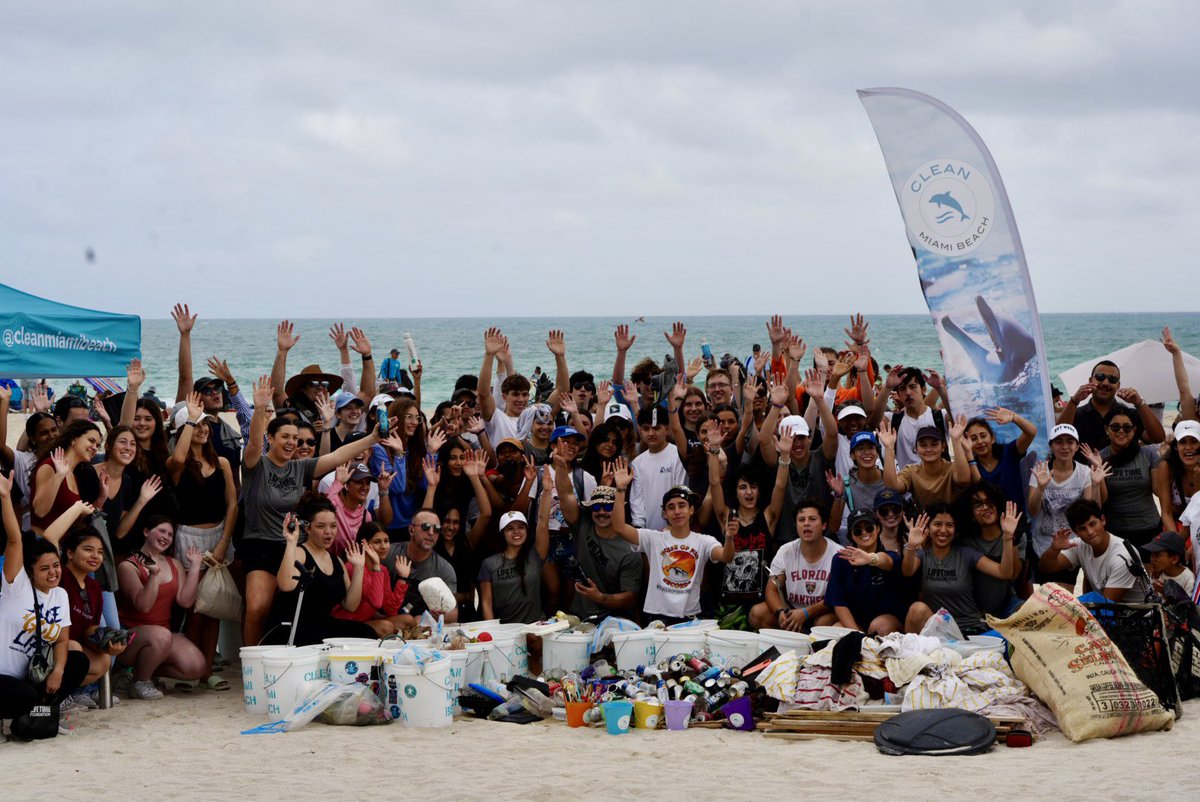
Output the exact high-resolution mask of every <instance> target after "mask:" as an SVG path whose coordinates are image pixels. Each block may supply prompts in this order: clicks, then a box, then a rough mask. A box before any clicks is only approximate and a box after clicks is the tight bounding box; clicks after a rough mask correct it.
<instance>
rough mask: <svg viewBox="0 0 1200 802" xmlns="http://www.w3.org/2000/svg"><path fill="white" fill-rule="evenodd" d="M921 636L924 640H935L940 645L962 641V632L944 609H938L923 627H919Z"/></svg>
mask: <svg viewBox="0 0 1200 802" xmlns="http://www.w3.org/2000/svg"><path fill="white" fill-rule="evenodd" d="M921 635H922V636H923V637H926V638H937V639H938V640H939V641H941V642H942V643H953V642H954V641H960V640H964V638H963V634H962V630H961V629H959V628H958V624H957V623H956V622H955V620H954V616H952V615H950V613H948V612H947V611H946V608H945V607H942V608H939V609H938V611H937V612H936V613H934V614H933V616H932V617H930V619H929V620H928V621H926V622H925V626H923V627H921Z"/></svg>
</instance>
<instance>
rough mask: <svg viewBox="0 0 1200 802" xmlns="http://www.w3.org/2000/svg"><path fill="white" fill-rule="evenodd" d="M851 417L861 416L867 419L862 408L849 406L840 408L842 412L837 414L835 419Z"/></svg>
mask: <svg viewBox="0 0 1200 802" xmlns="http://www.w3.org/2000/svg"><path fill="white" fill-rule="evenodd" d="M851 415H862V416H863V417H864V418H865V417H867V412H866V410H864V409H863V408H862V407H860V406H855V405H854V404H851V405H850V406H848V407H843V408H842V411H841V412H839V413H838V415H837V419H838V420H844V419H845V418H848V417H850V416H851Z"/></svg>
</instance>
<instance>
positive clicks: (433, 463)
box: [421, 454, 442, 487]
mask: <svg viewBox="0 0 1200 802" xmlns="http://www.w3.org/2000/svg"><path fill="white" fill-rule="evenodd" d="M421 470H422V471H424V473H425V484H427V485H429V486H430V487H437V483H438V482H439V481H440V480H441V478H442V468H441V466H440V465H438V461H437V457H435V456H434V455H433V454H426V455H425V459H424V460H423V461H422V462H421Z"/></svg>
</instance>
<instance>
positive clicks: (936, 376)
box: [925, 368, 946, 392]
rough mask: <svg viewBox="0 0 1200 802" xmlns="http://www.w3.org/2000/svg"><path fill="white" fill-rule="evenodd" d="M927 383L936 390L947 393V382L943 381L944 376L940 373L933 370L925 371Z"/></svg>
mask: <svg viewBox="0 0 1200 802" xmlns="http://www.w3.org/2000/svg"><path fill="white" fill-rule="evenodd" d="M925 381H927V382H929V386H930V387H932V388H933V389H934V390H939V391H943V392H944V391H945V389H946V382H945V380H943V379H942V374H940V373H938V372H937V371H936V370H934V369H933V368H930V369H929V370H927V371H925Z"/></svg>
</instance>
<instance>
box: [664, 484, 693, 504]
mask: <svg viewBox="0 0 1200 802" xmlns="http://www.w3.org/2000/svg"><path fill="white" fill-rule="evenodd" d="M673 498H681V499H683V500H684V501H686V502H687V503H688V504H691V505H693V506H694V505H695V504H696V494H695V493H693V492H692V489H691V488H690V487H688V486H687V485H675V486H674V487H672V488H671V489H670V490H668V491H667V492H666V493H663V500H662V505H663V506H664V507H665V506H667V502H668V501H670V500H671V499H673Z"/></svg>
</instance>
